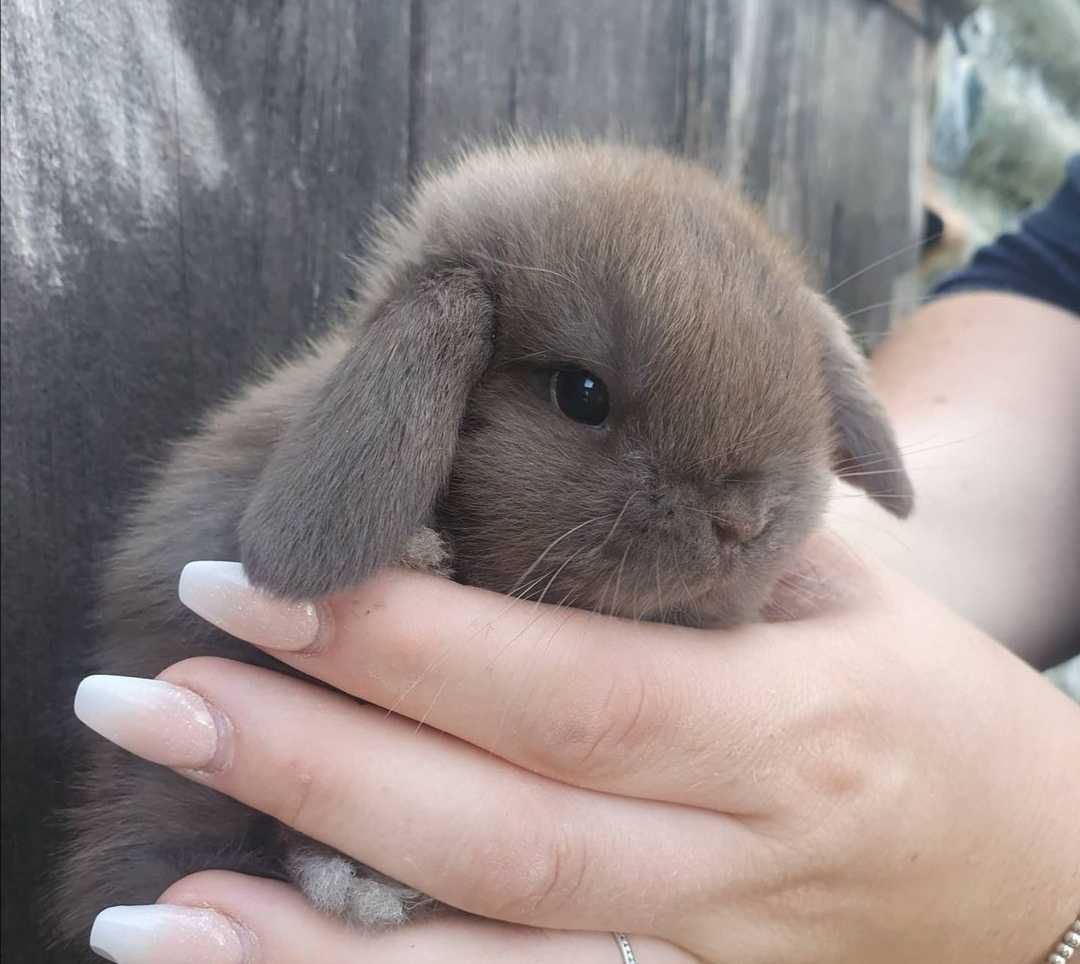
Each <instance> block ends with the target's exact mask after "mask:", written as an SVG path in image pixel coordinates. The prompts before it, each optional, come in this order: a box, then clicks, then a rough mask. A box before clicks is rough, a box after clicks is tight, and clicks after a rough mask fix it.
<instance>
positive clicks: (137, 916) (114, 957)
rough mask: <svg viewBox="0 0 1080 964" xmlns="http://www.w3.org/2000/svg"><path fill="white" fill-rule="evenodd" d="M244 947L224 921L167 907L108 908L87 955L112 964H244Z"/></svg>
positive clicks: (96, 924)
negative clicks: (95, 956) (196, 962)
mask: <svg viewBox="0 0 1080 964" xmlns="http://www.w3.org/2000/svg"><path fill="white" fill-rule="evenodd" d="M245 943H246V942H245V940H244V939H243V938H242V937H241V936H240V933H239V932H238V930H237V927H236V925H235V924H233V923H232V922H231V921H230V920H229V919H228V918H227V917H225V916H224V915H222V914H218V913H217V912H216V911H212V910H203V909H201V908H197V907H175V906H172V905H169V904H149V905H146V906H142V907H108V908H106V909H105V910H103V911H102V912H101V913H100V914H98V915H97V918H96V919H95V920H94V926H93V928H92V929H91V931H90V950H92V951H93V952H94V953H95V954H97V955H99V956H101V957H103V958H105V960H107V961H113V962H115V964H190V962H192V961H199V962H200V964H243V962H244V960H245V957H246V956H247V954H246V948H245Z"/></svg>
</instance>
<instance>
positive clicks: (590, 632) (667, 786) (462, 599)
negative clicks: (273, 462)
mask: <svg viewBox="0 0 1080 964" xmlns="http://www.w3.org/2000/svg"><path fill="white" fill-rule="evenodd" d="M181 598H182V599H183V600H184V602H185V603H186V604H187V605H189V606H190V607H191V608H192V609H193V610H194V611H195V612H197V613H199V614H200V615H202V616H204V618H207V619H209V620H210V621H212V622H214V623H216V624H217V625H218V626H220V627H221V628H223V629H225V630H226V631H228V632H229V633H231V634H233V635H234V636H238V637H239V638H241V639H246V640H248V641H249V642H252V643H254V644H255V645H257V646H260V647H262V648H264V649H267V650H269V651H271V652H273V654H274V655H275V656H276V657H277V658H279V659H281V660H282V661H284V662H286V663H288V664H289V665H291V666H293V667H295V668H297V669H299V670H300V671H302V672H303V673H305V674H307V675H309V676H313V677H315V678H317V679H320V680H323V681H324V682H326V683H328V684H330V685H332V686H334V687H335V688H336V689H339V690H341V691H343V692H346V693H349V694H351V695H353V696H356V697H359V698H360V699H363V700H365V701H367V702H370V703H375V704H377V705H379V706H382V707H384V708H385V709H387V710H388V711H390V712H393V713H398V714H402V715H404V716H408V717H410V718H412V719H414V720H416V721H417V722H419V723H422V724H427V725H430V726H433V727H436V728H438V729H440V730H443V731H445V732H447V733H450V734H452V735H454V736H457V737H459V738H461V739H463V740H466V741H468V742H470V743H472V744H473V745H475V746H477V747H480V748H482V749H485V750H488V751H490V752H492V753H495V754H498V755H499V756H501V757H503V758H505V759H507V760H509V761H511V762H513V763H515V764H517V765H519V766H522V767H525V768H527V769H529V770H532V771H534V772H536V773H539V774H542V775H544V776H548V777H552V778H555V779H557V780H560V781H562V782H564V783H570V784H573V785H575V786H579V787H584V788H588V789H594V790H601V791H605V792H610V793H616V794H619V795H621V796H631V797H640V798H645V799H653V800H664V801H668V802H675V803H684V804H689V805H693V806H701V807H707V808H710V809H722V810H724V811H725V812H729V813H749V812H754V811H756V810H758V809H760V808H761V807H762V806H763V805H765V803H766V802H767V798H766V797H765V796H764V794H766V793H768V789H767V787H768V784H769V781H762V780H761V779H760V777H761V774H762V768H763V767H765V766H769V767H773V766H782V765H783V761H782V760H781V759H779V758H778V755H777V746H782V745H783V740H782V737H783V734H784V732H785V730H786V728H796V727H798V726H800V725H801V724H800V722H799V721H800V720H802V719H804V718H805V717H806V716H807V715H813V714H814V713H816V712H817V710H816V708H815V704H816V703H818V702H820V701H823V700H826V699H828V696H829V692H830V687H829V685H828V679H827V678H826V677H825V676H824V675H822V677H821V678H820V679H816V678H815V676H816V672H820V670H817V671H816V670H815V666H816V664H815V662H814V661H813V660H810V659H806V658H805V657H806V656H807V655H808V654H809V653H810V652H813V651H814V650H816V649H819V648H820V644H821V640H820V639H819V638H815V637H820V636H822V634H824V633H826V632H827V629H828V620H827V619H826V620H824V621H823V620H820V619H819V620H806V621H805V622H804V623H802V624H800V625H799V626H798V627H797V628H796V627H794V626H792V625H787V626H784V627H777V626H754V627H746V628H743V629H739V630H735V631H730V632H717V631H701V630H691V629H686V628H681V627H675V626H665V625H660V624H653V623H644V624H643V623H638V622H632V621H629V620H624V619H618V618H609V617H601V616H598V615H597V614H595V613H588V612H583V611H579V610H572V609H566V608H560V607H556V606H548V605H542V604H537V603H535V602H525V601H521V600H514V599H509V598H507V597H505V596H501V595H498V594H496V593H491V592H486V591H483V590H478V589H472V588H468V587H463V586H459V585H456V584H454V583H451V582H449V581H447V580H445V579H439V578H436V577H432V576H427V575H421V574H417V573H403V572H391V573H385V574H382V575H380V576H379V577H377V578H375V579H373V580H371V581H369V582H368V583H366V584H364V585H362V586H360V587H358V588H356V589H354V590H351V591H349V592H346V593H342V594H339V595H336V596H334V597H331V598H328V599H326V600H322V601H319V602H317V603H306V604H290V603H284V602H281V601H280V600H275V599H272V598H270V597H269V596H266V595H265V594H263V593H260V592H258V591H257V590H254V589H252V588H251V587H250V586H249V585H248V584H247V582H246V580H245V579H244V576H243V572H242V570H241V568H240V567H239V565H238V564H235V563H216V562H199V563H191V564H189V565H188V567H186V568H185V570H184V574H183V576H182V579H181ZM800 657H802V658H800ZM766 760H767V761H768V762H766ZM750 770H753V772H754V774H755V779H753V780H746V779H745V777H746V774H747V772H748V771H750Z"/></svg>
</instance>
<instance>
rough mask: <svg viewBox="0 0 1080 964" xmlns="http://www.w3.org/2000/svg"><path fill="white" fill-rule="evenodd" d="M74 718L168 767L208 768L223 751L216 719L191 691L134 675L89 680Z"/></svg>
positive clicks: (83, 686)
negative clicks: (220, 751)
mask: <svg viewBox="0 0 1080 964" xmlns="http://www.w3.org/2000/svg"><path fill="white" fill-rule="evenodd" d="M75 715H76V716H77V717H78V718H79V719H80V720H82V721H83V723H85V724H86V725H87V726H88V727H90V729H91V730H94V731H95V732H96V733H100V734H101V735H102V736H103V737H105V739H107V740H111V741H112V742H113V743H115V744H117V746H122V747H123V748H124V749H125V750H129V751H131V752H132V753H134V754H135V755H136V756H141V757H142V758H143V759H146V760H150V761H151V762H152V763H160V764H162V765H163V766H168V767H181V768H184V769H192V770H199V769H205V768H206V767H209V766H210V765H211V764H212V763H213V762H214V760H215V758H216V757H217V756H218V753H219V750H221V747H220V745H219V743H220V734H219V725H218V720H217V719H215V717H214V714H213V713H212V712H211V711H210V708H209V707H208V706H207V705H206V703H205V701H204V700H203V699H202V698H201V697H200V696H198V695H197V694H195V693H193V692H191V690H186V689H183V688H182V687H180V686H173V685H172V683H165V682H163V681H162V680H156V679H139V678H138V677H134V676H87V677H86V679H84V680H83V681H82V682H81V683H80V684H79V688H78V690H77V691H76V693H75Z"/></svg>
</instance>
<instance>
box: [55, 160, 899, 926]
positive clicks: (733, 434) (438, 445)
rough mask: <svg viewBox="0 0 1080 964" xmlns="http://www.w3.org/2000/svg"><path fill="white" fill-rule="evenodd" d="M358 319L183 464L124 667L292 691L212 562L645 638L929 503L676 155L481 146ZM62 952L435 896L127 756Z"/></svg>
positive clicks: (162, 476) (777, 254) (423, 217)
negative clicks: (229, 631)
mask: <svg viewBox="0 0 1080 964" xmlns="http://www.w3.org/2000/svg"><path fill="white" fill-rule="evenodd" d="M358 291H359V294H358V295H357V296H356V298H355V300H354V301H353V302H351V303H350V304H348V305H347V306H346V307H345V309H344V311H343V318H342V319H341V323H340V324H339V325H338V326H337V327H336V328H335V329H334V330H332V331H331V332H330V333H329V334H327V335H325V336H324V337H322V338H321V339H320V340H318V341H317V342H316V343H315V344H314V345H313V346H311V347H310V348H309V349H308V350H307V351H305V352H303V353H302V354H301V355H300V356H299V357H298V358H296V359H294V360H293V361H291V362H290V363H288V364H285V365H283V366H281V367H279V368H277V369H276V370H274V371H272V372H271V373H270V374H269V375H268V376H266V377H264V378H262V379H261V380H260V381H258V382H257V383H255V384H254V385H252V386H251V387H249V388H247V389H246V390H245V391H243V392H242V393H241V394H239V395H238V396H237V397H236V398H235V399H234V400H232V401H230V402H228V403H227V404H225V405H223V406H221V407H220V408H218V409H217V410H216V411H214V412H212V413H211V414H210V415H209V416H208V417H207V419H206V420H205V422H204V423H203V425H202V428H201V430H199V431H198V432H197V433H196V434H195V435H194V437H192V438H190V439H188V440H186V441H181V442H179V443H178V444H177V445H176V446H175V448H174V450H173V451H172V455H171V457H170V458H169V460H168V462H167V464H166V465H165V466H164V467H163V468H162V469H161V471H160V473H159V474H158V476H157V477H156V479H155V480H154V481H153V482H152V484H151V485H150V487H149V489H148V490H147V492H146V493H145V495H144V497H143V498H142V500H141V502H140V503H139V504H138V507H137V508H136V509H135V511H134V513H133V515H132V516H131V519H130V523H129V525H128V526H127V529H126V531H125V533H124V534H123V535H122V536H121V537H120V538H119V540H118V543H117V545H116V547H115V552H114V553H113V555H112V558H111V561H110V563H109V565H108V567H107V572H106V574H105V577H104V591H103V601H102V605H101V622H102V626H103V633H104V641H103V643H102V645H101V647H100V649H99V651H98V652H97V654H96V660H95V663H96V665H95V669H96V670H97V671H99V672H104V673H117V674H125V675H136V676H153V675H155V674H157V673H159V672H160V671H161V670H163V669H165V667H167V666H169V665H170V664H172V663H174V662H176V661H178V660H180V659H182V658H185V657H189V656H193V655H200V654H214V655H218V656H224V657H227V658H229V659H235V660H243V661H247V662H250V663H255V664H260V665H264V666H275V667H277V668H278V669H282V667H281V666H280V664H276V663H275V662H274V661H273V660H272V659H271V658H270V657H268V656H266V655H265V654H263V653H261V652H259V651H257V650H255V649H254V648H253V647H251V646H248V645H246V644H244V643H241V642H240V641H238V640H236V639H233V638H231V637H229V636H227V635H225V634H224V633H222V632H220V631H217V630H215V629H213V628H211V627H209V626H208V625H206V624H205V623H203V622H202V621H200V620H199V619H198V618H197V617H195V616H194V615H193V614H191V613H190V612H188V611H187V610H186V609H184V607H183V606H182V605H181V604H180V603H179V602H178V600H177V592H176V587H177V579H178V576H179V573H180V570H181V569H182V567H183V566H184V565H185V564H186V563H187V562H188V561H190V560H194V559H229V560H239V561H241V562H242V563H243V565H244V568H245V570H246V573H247V575H248V577H249V578H250V579H251V581H252V582H253V583H254V584H255V585H257V586H259V587H261V588H262V589H264V590H266V591H267V592H270V593H274V594H276V595H279V596H281V597H286V598H289V599H294V600H300V599H311V598H315V597H319V596H321V595H324V594H327V593H332V592H335V591H337V590H341V589H343V588H345V587H348V586H351V585H353V584H356V583H358V582H360V581H361V580H363V579H365V578H367V577H368V576H369V575H371V574H372V572H373V571H374V570H376V569H378V568H380V567H383V566H388V565H393V564H405V565H410V566H412V567H414V568H421V569H428V570H432V571H435V572H438V573H440V574H442V575H445V576H448V577H451V578H454V579H456V580H458V581H460V582H462V583H466V584H469V585H473V586H480V587H485V588H488V589H492V590H496V591H499V592H503V593H509V594H513V595H516V596H520V597H522V598H532V599H540V598H544V599H547V600H551V601H558V602H563V603H565V604H567V605H573V606H576V607H580V608H585V609H592V610H597V611H602V612H604V613H608V614H611V615H614V616H619V617H625V618H630V619H642V620H654V621H662V622H669V623H676V624H683V625H687V626H701V627H706V626H707V627H726V626H733V625H735V624H738V623H741V622H745V621H747V620H753V619H755V618H758V616H759V615H760V613H761V609H762V606H763V603H764V602H765V600H766V598H767V597H768V595H769V592H770V590H771V588H772V587H773V585H774V583H775V582H776V580H777V578H778V575H779V573H780V572H781V570H782V567H783V566H784V563H785V560H787V559H789V557H790V554H791V552H792V551H793V550H794V549H795V547H797V546H798V544H799V543H800V542H801V541H802V540H803V539H804V538H805V537H806V536H807V535H808V534H809V533H810V532H811V530H812V529H813V528H814V527H815V526H816V525H817V523H818V522H819V521H820V519H821V516H822V512H823V508H824V504H825V500H826V493H827V489H828V486H829V484H830V479H831V476H832V474H834V473H835V474H839V475H841V476H848V477H849V478H850V481H851V482H852V483H853V484H855V485H857V486H860V487H862V488H863V489H864V490H865V491H866V493H867V494H868V495H869V496H870V497H872V498H874V499H876V500H878V501H879V502H881V504H882V505H883V506H884V507H885V508H886V509H888V510H889V511H890V512H892V513H895V514H896V515H898V516H905V515H906V514H907V513H908V512H910V510H911V508H912V504H913V494H912V489H911V485H910V482H909V480H908V477H907V475H906V473H905V470H904V466H903V463H902V459H901V455H900V453H899V451H898V449H897V445H896V442H895V440H894V436H893V432H892V430H891V428H890V426H889V424H888V421H887V418H886V415H885V412H884V410H883V409H882V407H881V405H880V404H879V403H878V401H877V400H876V399H875V397H874V395H873V394H872V392H871V389H870V387H869V386H868V382H867V374H866V369H865V366H864V363H863V360H862V356H861V354H860V353H859V352H858V350H857V349H856V347H855V345H854V343H853V341H852V339H851V338H850V336H849V334H848V333H847V330H846V328H845V325H844V323H843V321H842V320H841V318H840V317H839V316H838V315H837V313H836V312H835V311H834V309H833V308H832V307H830V306H829V305H828V304H827V302H826V301H825V300H824V298H823V297H822V296H820V295H819V294H817V293H816V292H815V291H814V290H813V288H812V286H811V284H810V281H809V280H808V271H807V270H806V269H805V268H804V266H803V265H802V263H801V262H800V260H799V259H798V258H797V257H796V256H795V255H793V254H792V253H791V252H790V251H789V249H788V247H787V246H786V245H785V244H784V243H783V242H781V241H780V240H778V239H777V238H776V237H774V235H773V234H772V233H771V231H770V230H769V229H768V228H767V226H766V225H765V222H764V220H763V219H762V218H761V216H760V215H759V214H758V213H756V212H755V211H754V210H753V209H752V208H751V207H750V206H749V205H748V204H747V203H746V202H744V201H743V200H741V199H740V197H739V196H738V194H737V193H736V192H735V191H734V190H733V189H732V188H730V187H729V186H726V185H725V184H724V183H722V182H721V181H720V180H719V179H718V178H717V177H716V176H715V175H714V174H712V173H711V172H710V171H708V170H707V169H705V168H704V167H700V166H697V165H695V164H693V163H690V162H688V161H686V160H683V159H678V158H675V157H673V156H670V155H668V154H666V153H663V152H661V151H659V150H652V149H642V148H636V147H630V146H625V145H610V144H603V143H599V144H597V143H589V142H585V141H555V140H540V141H522V140H516V141H511V142H508V143H503V144H499V145H495V146H488V147H483V148H478V149H474V150H472V151H469V152H466V153H464V154H463V155H461V156H459V157H457V158H456V159H455V160H454V161H452V162H451V163H449V164H448V165H447V166H446V167H444V168H442V169H440V170H437V171H435V172H433V173H431V174H430V175H428V176H427V177H426V178H425V179H424V180H423V181H422V182H421V183H420V184H419V185H418V186H417V187H416V188H415V191H414V193H413V196H412V200H411V202H410V203H409V204H408V205H407V207H406V208H405V210H404V212H403V213H402V214H400V215H399V216H396V217H392V216H389V215H385V216H383V218H382V221H381V224H380V226H379V228H378V232H377V236H376V238H375V240H374V241H373V244H372V247H371V250H370V253H369V254H368V257H367V260H366V261H365V262H364V263H363V264H362V265H361V268H360V283H359V286H358ZM88 756H89V764H88V768H87V772H86V777H85V783H86V787H85V796H84V801H83V803H82V805H81V806H80V807H78V808H77V809H76V810H75V812H74V817H73V820H74V830H75V834H74V843H73V845H72V847H71V849H70V852H69V853H68V855H67V856H66V858H65V859H64V861H63V863H62V866H61V868H60V882H59V886H58V893H57V896H56V905H57V908H58V912H59V924H58V927H59V932H60V933H61V934H62V935H64V936H65V937H68V938H74V937H77V936H81V935H85V933H86V930H87V928H88V927H89V925H90V923H91V921H92V919H93V916H94V914H95V913H96V912H97V911H99V910H101V909H102V908H103V907H105V906H108V905H111V904H132V903H136V904H137V903H147V902H152V901H153V900H155V899H156V898H157V897H158V895H159V894H160V893H161V892H162V891H163V890H164V889H165V888H166V887H167V886H168V885H169V884H171V883H172V882H174V881H175V880H176V879H178V878H180V877H182V876H184V875H185V874H188V873H191V872H193V871H196V870H201V869H206V868H211V867H216V868H226V869H232V870H237V871H241V872H246V873H254V874H262V875H267V876H275V877H280V878H283V879H291V880H293V881H295V882H296V883H297V884H298V885H299V886H300V887H301V889H302V890H303V891H304V892H305V893H306V894H307V895H308V897H309V898H310V899H311V900H312V902H313V903H315V904H316V905H317V906H319V907H320V908H322V909H324V910H326V911H328V912H330V913H334V914H337V915H339V916H341V917H344V918H345V919H347V920H349V921H352V922H354V923H356V924H357V925H361V926H380V925H394V924H398V923H400V922H402V921H405V920H407V919H408V918H409V917H410V916H411V915H414V914H416V913H417V912H418V911H419V910H420V909H422V908H424V907H428V906H430V905H431V903H432V902H431V901H430V900H428V899H427V898H425V897H424V896H423V895H422V894H420V893H418V892H417V891H415V890H413V889H412V888H410V887H408V886H406V885H403V884H398V883H395V882H394V881H391V880H388V879H387V878H385V877H383V876H381V875H379V874H378V873H377V872H376V871H374V870H370V869H368V868H364V867H362V866H360V865H358V864H356V863H354V862H353V861H351V860H348V859H346V858H344V857H342V856H339V855H337V854H335V853H333V852H332V851H329V850H328V849H327V848H325V847H323V846H322V845H320V844H317V843H315V842H314V841H309V840H304V839H302V838H299V837H298V836H297V835H296V834H293V833H291V832H287V831H284V830H283V828H280V827H278V826H276V825H275V824H274V823H273V822H272V821H271V820H270V819H269V818H267V817H265V816H262V815H260V814H257V813H254V812H252V811H250V810H249V809H247V808H246V807H244V806H243V805H241V804H239V803H237V802H235V801H233V800H230V799H227V798H224V797H222V796H219V795H217V794H215V793H213V792H212V791H210V790H208V789H206V788H204V787H202V786H199V785H197V784H194V783H190V782H188V781H186V780H184V779H182V778H181V777H179V776H177V775H176V774H174V773H172V772H169V771H167V770H164V769H162V768H159V767H154V766H151V765H149V764H146V763H144V762H142V761H140V760H138V759H135V758H133V757H131V756H129V755H127V754H126V753H124V752H122V751H120V750H118V749H116V748H115V747H113V746H111V745H105V744H104V743H103V742H102V741H99V740H95V742H94V744H93V745H92V749H91V751H90V752H89V754H88Z"/></svg>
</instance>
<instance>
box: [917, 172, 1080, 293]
mask: <svg viewBox="0 0 1080 964" xmlns="http://www.w3.org/2000/svg"><path fill="white" fill-rule="evenodd" d="M986 290H991V291H1008V292H1012V293H1013V294H1019V295H1028V296H1029V297H1031V298H1038V299H1039V300H1040V301H1048V302H1050V303H1051V304H1054V305H1058V306H1059V307H1061V308H1064V309H1066V310H1067V311H1072V312H1075V313H1076V314H1080V154H1077V155H1075V156H1074V157H1072V158H1070V159H1069V162H1068V164H1067V165H1066V167H1065V183H1064V184H1063V185H1062V186H1061V188H1060V189H1059V190H1058V192H1057V193H1056V194H1055V195H1054V196H1053V197H1052V198H1051V199H1050V200H1049V201H1048V202H1047V203H1046V205H1045V206H1044V207H1041V208H1038V209H1037V210H1035V211H1033V212H1032V213H1031V214H1028V215H1027V216H1026V217H1024V219H1023V220H1022V221H1021V223H1020V227H1019V228H1018V229H1017V230H1016V231H1015V232H1011V233H1008V234H1003V235H1001V236H1000V237H999V238H998V239H997V240H996V241H994V242H993V243H991V244H988V245H986V247H984V248H980V249H979V250H978V251H976V252H975V256H974V257H973V258H972V259H971V261H969V262H968V264H967V265H966V266H965V267H963V268H961V269H960V270H959V271H957V272H955V273H953V274H951V275H949V276H948V277H946V278H944V279H943V280H942V281H940V282H939V283H938V284H937V285H935V286H934V289H933V294H934V295H944V294H951V293H952V292H956V291H986Z"/></svg>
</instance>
